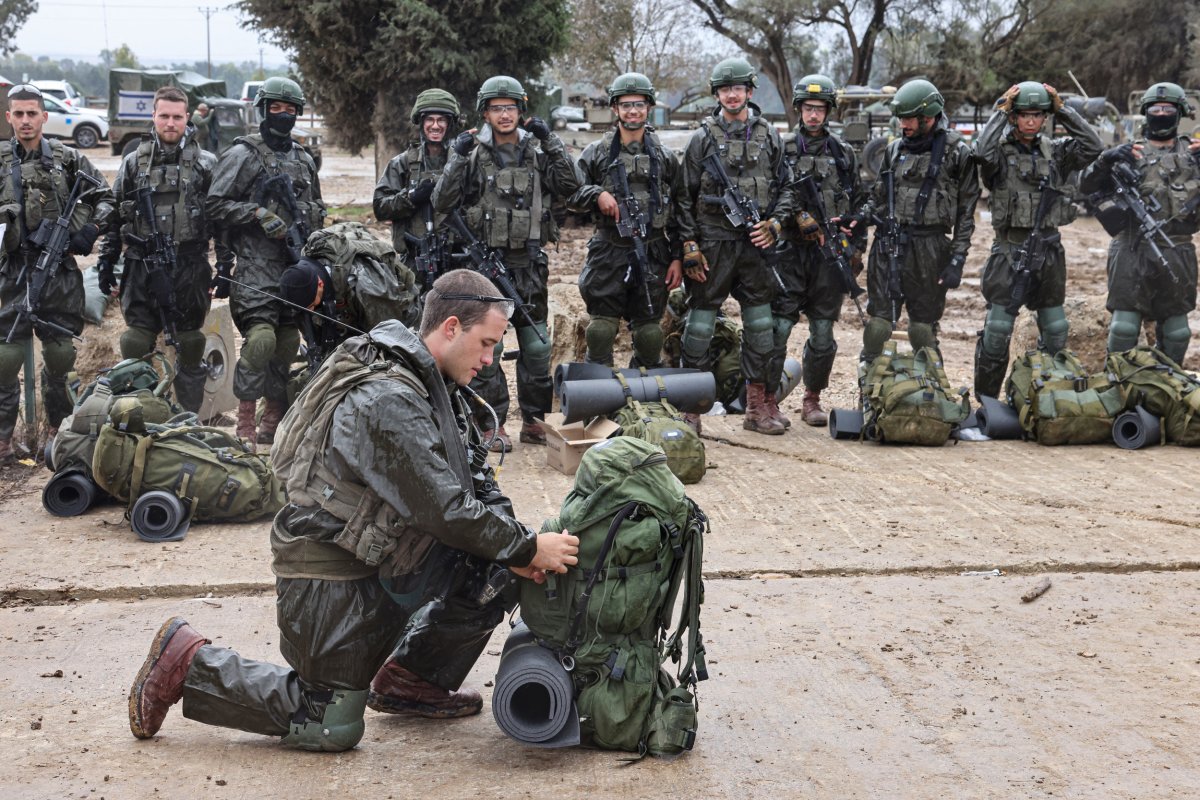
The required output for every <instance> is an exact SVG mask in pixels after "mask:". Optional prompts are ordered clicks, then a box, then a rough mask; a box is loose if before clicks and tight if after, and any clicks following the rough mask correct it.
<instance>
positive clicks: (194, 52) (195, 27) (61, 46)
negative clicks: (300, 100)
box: [16, 0, 287, 67]
mask: <svg viewBox="0 0 1200 800" xmlns="http://www.w3.org/2000/svg"><path fill="white" fill-rule="evenodd" d="M200 8H211V9H215V13H214V14H212V16H211V17H210V19H209V24H211V26H212V59H213V62H214V63H224V62H226V61H233V62H235V63H238V62H242V61H258V60H259V48H262V51H263V53H262V57H263V60H264V63H265V64H266V66H268V67H271V66H281V65H283V64H286V63H287V56H286V55H285V54H284V52H283V51H282V50H280V49H279V48H277V47H275V46H273V45H271V44H268V43H267V42H266V41H264V40H262V39H260V37H259V35H258V33H256V32H255V31H248V30H244V29H243V28H241V27H240V26H239V25H238V21H239V16H238V13H237V12H236V11H234V10H232V9H230V8H229V7H228V4H227V3H225V2H221V0H198V1H197V0H39V2H38V10H37V13H35V14H34V15H33V16H31V17H30V18H29V19H28V20H27V21H26V22H25V25H24V26H22V28H21V29H20V30H19V31H17V35H16V45H17V49H18V50H20V51H21V52H23V53H26V54H27V55H30V56H33V57H34V58H37V57H38V56H50V57H51V58H55V59H60V58H73V59H76V60H83V61H99V60H100V51H101V50H104V49H106V48H107V49H112V50H115V49H116V48H118V47H120V46H121V45H122V44H127V45H129V46H130V47H131V48H132V49H133V52H134V53H135V54H136V55H137V57H138V60H139V61H141V62H142V63H143V64H147V65H159V64H169V63H172V62H192V61H203V60H204V59H205V58H206V57H207V56H206V49H205V48H206V41H205V19H204V15H203V14H202V13H200V10H199V9H200Z"/></svg>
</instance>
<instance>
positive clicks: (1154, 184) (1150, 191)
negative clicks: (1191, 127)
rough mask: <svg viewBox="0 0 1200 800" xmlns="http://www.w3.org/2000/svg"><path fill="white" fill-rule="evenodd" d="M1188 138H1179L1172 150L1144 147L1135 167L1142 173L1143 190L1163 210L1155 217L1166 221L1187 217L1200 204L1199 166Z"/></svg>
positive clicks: (1141, 187) (1141, 185)
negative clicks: (1188, 143) (1172, 218)
mask: <svg viewBox="0 0 1200 800" xmlns="http://www.w3.org/2000/svg"><path fill="white" fill-rule="evenodd" d="M1187 142H1188V139H1187V138H1181V139H1179V138H1177V139H1176V140H1175V146H1174V147H1172V148H1171V149H1170V150H1159V149H1158V148H1157V147H1154V146H1152V145H1150V144H1149V143H1148V142H1141V143H1142V144H1145V145H1146V147H1145V150H1143V151H1142V158H1141V160H1139V161H1138V162H1137V164H1136V167H1135V168H1136V169H1137V170H1138V171H1139V172H1140V173H1141V183H1140V187H1139V188H1140V189H1141V190H1142V194H1143V195H1144V196H1152V197H1153V198H1154V199H1155V200H1157V201H1158V203H1159V205H1160V206H1161V207H1162V211H1161V212H1159V213H1158V214H1157V215H1156V216H1161V217H1162V218H1164V219H1169V218H1171V217H1180V216H1187V215H1189V214H1190V213H1192V212H1194V211H1195V209H1196V206H1197V204H1198V203H1200V165H1197V162H1196V159H1195V158H1194V157H1193V156H1192V155H1191V153H1190V151H1189V150H1188V145H1187Z"/></svg>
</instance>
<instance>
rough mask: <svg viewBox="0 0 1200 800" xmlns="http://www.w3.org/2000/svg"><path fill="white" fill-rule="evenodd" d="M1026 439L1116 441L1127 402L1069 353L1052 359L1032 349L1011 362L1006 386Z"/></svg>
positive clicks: (1043, 441) (1041, 441)
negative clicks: (1118, 420) (1116, 422)
mask: <svg viewBox="0 0 1200 800" xmlns="http://www.w3.org/2000/svg"><path fill="white" fill-rule="evenodd" d="M1005 393H1006V395H1007V397H1008V404H1009V405H1010V406H1012V407H1013V408H1014V409H1016V412H1017V418H1018V419H1019V420H1020V422H1021V428H1022V430H1024V431H1025V436H1026V438H1029V439H1036V440H1037V442H1038V444H1045V445H1059V444H1097V443H1100V442H1108V441H1112V424H1113V419H1114V418H1116V416H1117V414H1119V413H1121V410H1122V408H1123V407H1124V403H1123V402H1122V398H1121V388H1120V386H1118V385H1117V384H1115V383H1112V382H1111V381H1110V380H1109V379H1108V377H1107V376H1106V375H1103V374H1101V375H1091V376H1089V375H1088V373H1087V369H1085V368H1084V366H1083V364H1082V363H1081V362H1080V361H1079V359H1078V358H1077V357H1076V356H1075V354H1074V353H1072V352H1071V351H1070V350H1060V351H1058V352H1057V353H1055V354H1054V355H1053V356H1052V355H1050V354H1049V353H1046V352H1043V351H1041V350H1030V351H1028V352H1026V353H1025V355H1023V356H1020V357H1019V358H1017V359H1016V360H1014V361H1013V364H1012V370H1011V372H1009V375H1008V383H1007V386H1006V388H1005Z"/></svg>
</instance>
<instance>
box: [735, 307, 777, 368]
mask: <svg viewBox="0 0 1200 800" xmlns="http://www.w3.org/2000/svg"><path fill="white" fill-rule="evenodd" d="M772 324H773V319H772V316H771V307H770V306H769V305H765V304H764V305H761V306H749V307H747V308H743V309H742V339H743V341H744V342H745V345H746V349H748V350H750V351H751V352H754V353H762V354H763V355H766V354H768V353H770V352H771V344H772V342H773V340H774V337H773V335H772V333H771V328H772Z"/></svg>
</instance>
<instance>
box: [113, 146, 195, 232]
mask: <svg viewBox="0 0 1200 800" xmlns="http://www.w3.org/2000/svg"><path fill="white" fill-rule="evenodd" d="M156 149H157V150H158V152H159V153H162V150H161V146H160V145H158V143H157V142H155V141H154V140H153V139H150V140H148V141H144V142H142V143H141V144H139V145H138V148H137V156H136V166H137V174H136V176H135V178H134V189H135V190H138V191H144V190H146V189H149V190H150V193H151V195H150V196H151V198H152V201H153V206H154V224H155V226H156V227H157V229H158V231H159V233H165V234H169V235H170V236H171V238H172V239H174V240H175V243H176V244H184V243H187V242H202V241H204V240H205V239H207V233H208V232H207V229H206V228H207V226H206V224H205V216H204V194H203V193H202V192H201V191H199V188H198V187H197V186H196V185H195V176H196V162H197V160H198V159H199V157H200V146H199V145H198V144H196V143H195V142H190V141H189V142H186V143H185V144H184V145H183V146H182V147H181V148H180V150H179V152H178V158H177V159H176V161H175V163H173V164H167V163H163V161H162V159H160V160H159V163H158V164H155V163H154V152H155V150H156ZM121 218H122V219H124V220H128V221H131V222H132V225H133V231H132V232H133V233H135V234H136V235H137V236H138V237H139V238H145V237H146V236H149V235H150V233H151V231H150V224H149V221H148V220H145V219H143V218H142V214H141V213H140V211H139V209H138V206H137V201H136V200H133V199H129V200H122V201H121Z"/></svg>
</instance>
